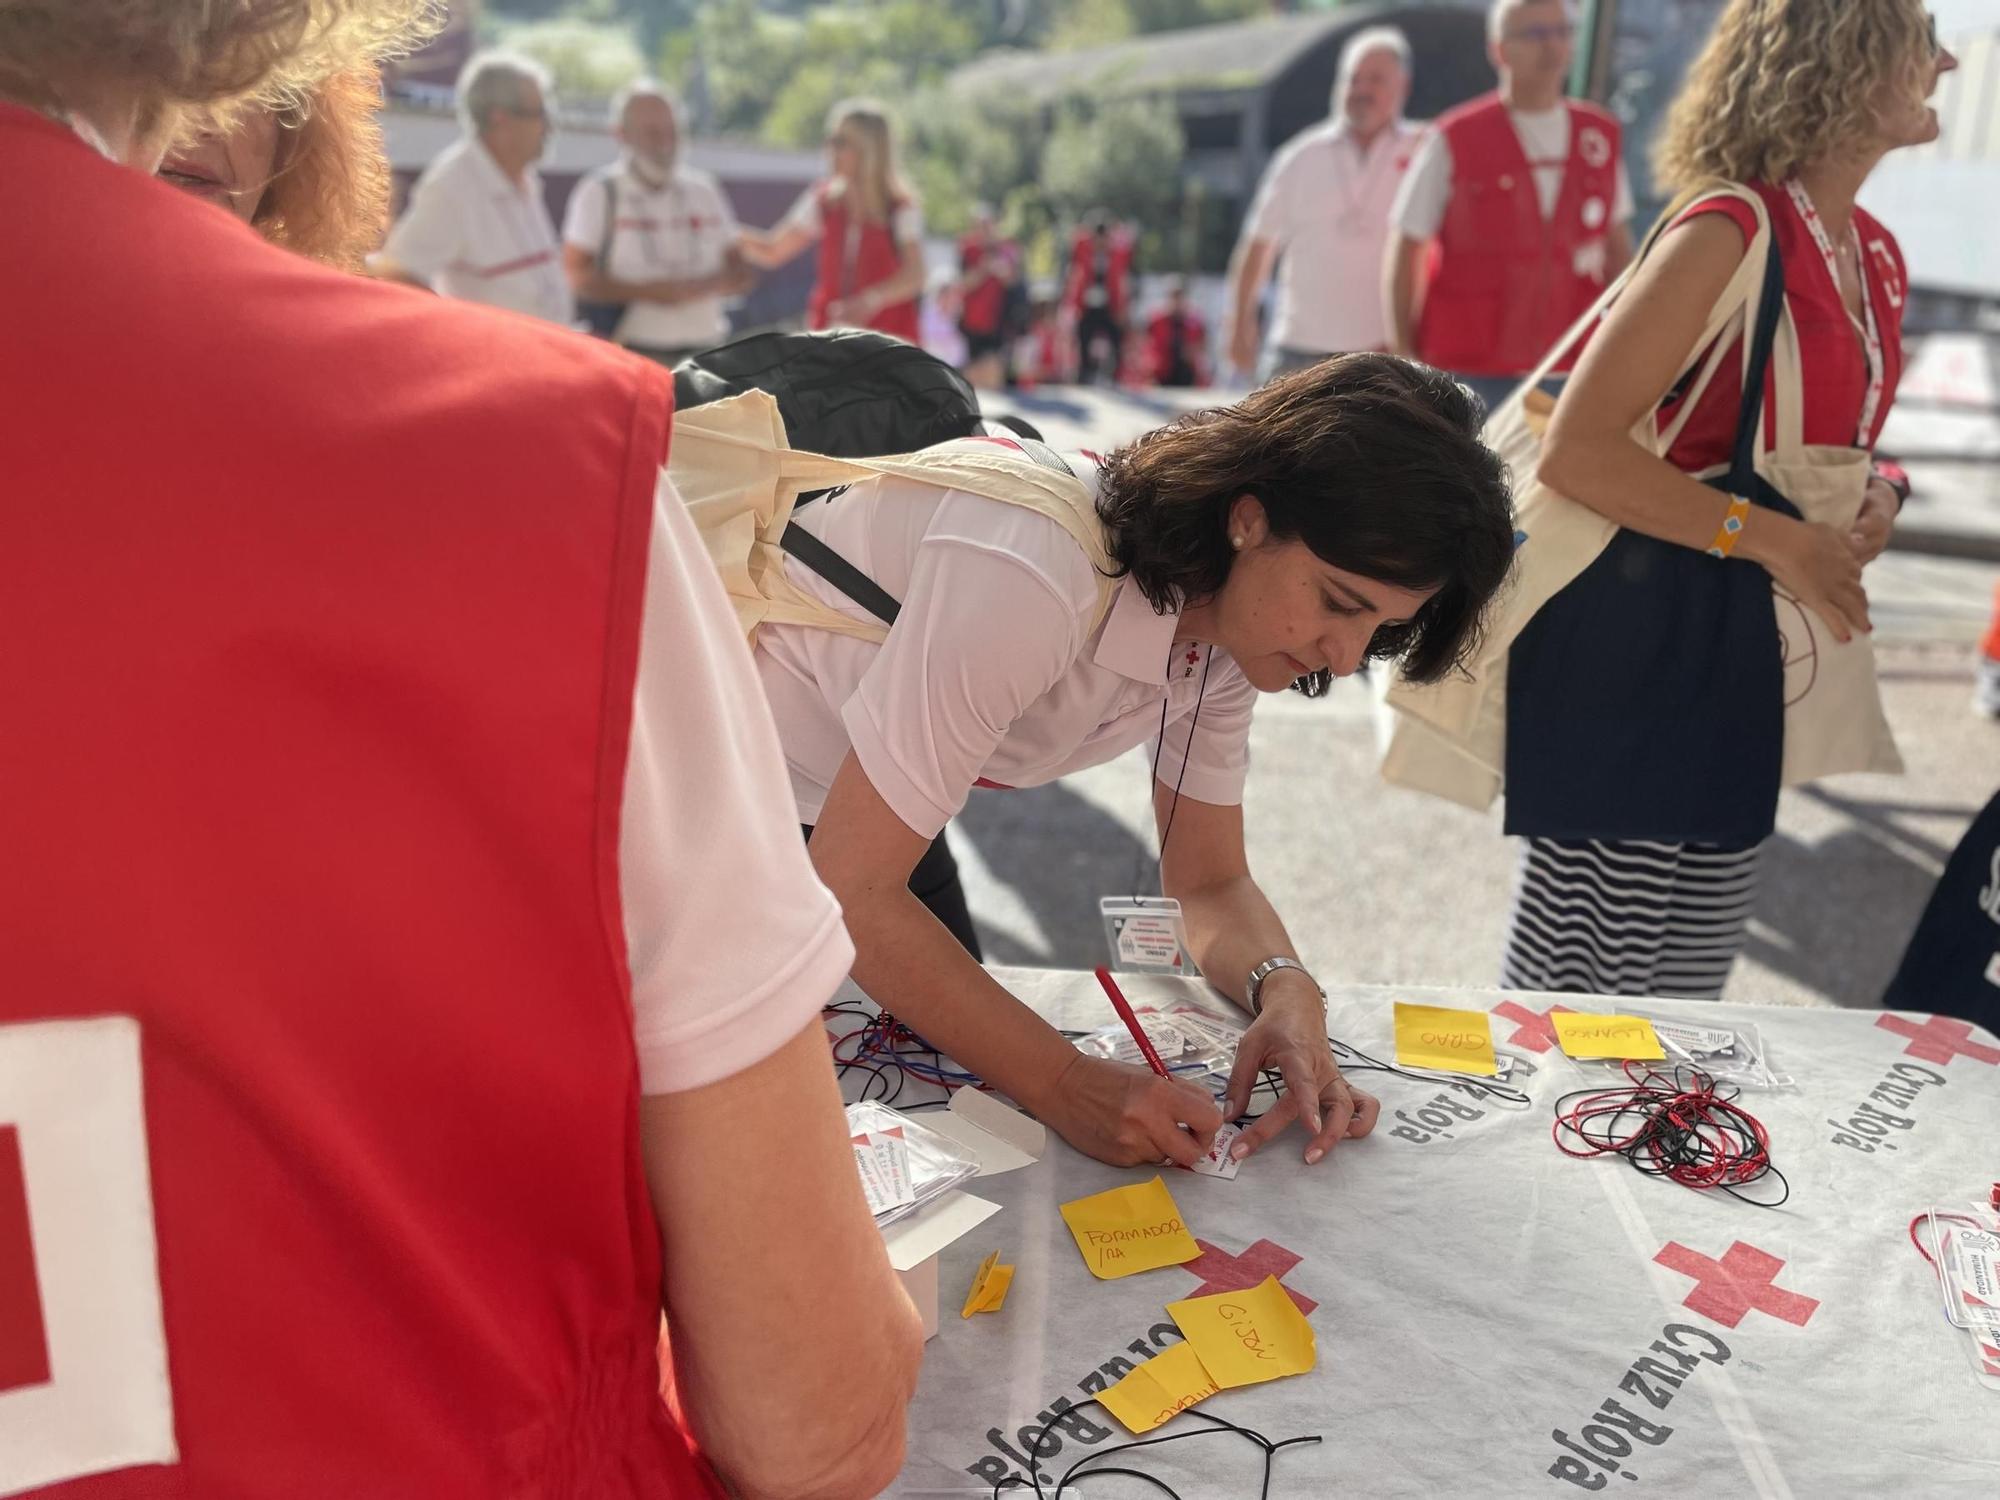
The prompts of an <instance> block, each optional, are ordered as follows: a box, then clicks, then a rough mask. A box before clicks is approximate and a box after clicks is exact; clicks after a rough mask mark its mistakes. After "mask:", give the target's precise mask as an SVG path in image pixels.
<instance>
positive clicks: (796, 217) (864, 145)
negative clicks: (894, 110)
mask: <svg viewBox="0 0 2000 1500" xmlns="http://www.w3.org/2000/svg"><path fill="white" fill-rule="evenodd" d="M826 154H827V162H828V165H829V166H830V167H831V169H832V170H831V172H830V173H829V174H828V176H827V180H826V181H825V182H822V183H818V184H816V185H814V186H812V187H809V188H807V189H806V190H805V191H804V192H803V193H801V194H800V195H799V199H798V201H797V202H796V203H794V204H793V205H792V208H791V211H790V212H789V213H787V214H786V215H785V217H784V219H783V220H782V221H781V222H780V223H779V224H778V227H777V228H775V229H772V230H770V231H768V232H765V231H760V230H755V229H746V230H744V231H743V233H742V236H741V237H740V239H739V240H738V242H737V243H738V244H739V245H740V246H741V247H742V250H743V258H744V259H745V260H747V261H749V262H750V264H751V265H753V266H761V267H763V268H764V269H766V270H772V269H775V268H776V267H778V266H782V265H784V264H785V263H786V262H787V261H789V260H790V259H791V258H792V257H793V256H795V255H797V254H798V253H799V252H800V251H802V250H804V249H805V248H806V247H807V246H808V245H812V244H815V243H817V244H818V246H819V266H818V274H817V276H815V278H814V280H813V289H812V298H811V300H810V301H809V302H808V303H807V304H806V327H808V328H872V329H874V330H875V331H876V332H878V333H892V334H894V335H895V336H896V337H897V338H899V339H905V340H907V341H909V342H910V343H912V344H914V343H916V342H917V298H918V296H919V295H920V294H921V293H922V292H923V289H924V251H923V238H924V214H923V209H922V208H921V207H920V206H919V205H918V203H917V197H916V194H915V193H913V192H911V190H910V188H909V186H908V185H907V184H905V183H904V181H903V180H902V178H901V177H900V176H899V175H898V174H897V172H896V146H895V136H894V133H893V132H892V131H891V129H890V126H889V116H888V114H887V113H886V112H885V111H884V110H883V108H882V107H881V106H880V105H879V104H873V103H870V102H869V101H867V100H863V99H850V100H848V101H847V102H846V103H844V104H836V105H835V106H834V107H833V113H832V114H830V115H829V116H828V117H827V122H826Z"/></svg>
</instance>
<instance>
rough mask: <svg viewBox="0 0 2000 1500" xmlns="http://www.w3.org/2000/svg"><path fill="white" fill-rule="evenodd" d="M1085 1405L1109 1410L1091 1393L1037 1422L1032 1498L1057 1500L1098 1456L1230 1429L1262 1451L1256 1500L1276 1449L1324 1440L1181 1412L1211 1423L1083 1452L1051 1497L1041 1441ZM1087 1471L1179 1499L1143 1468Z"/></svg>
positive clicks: (1264, 1494)
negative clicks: (1270, 1434)
mask: <svg viewBox="0 0 2000 1500" xmlns="http://www.w3.org/2000/svg"><path fill="white" fill-rule="evenodd" d="M1086 1406H1095V1407H1099V1408H1101V1409H1104V1410H1105V1411H1106V1413H1107V1414H1108V1413H1109V1408H1106V1407H1105V1406H1104V1403H1103V1402H1102V1401H1100V1400H1098V1399H1097V1398H1096V1397H1095V1396H1092V1397H1091V1398H1090V1399H1089V1400H1088V1401H1079V1402H1078V1403H1077V1404H1076V1405H1074V1406H1066V1407H1064V1408H1063V1409H1062V1410H1061V1411H1059V1412H1057V1413H1055V1414H1054V1415H1053V1416H1051V1417H1050V1418H1049V1419H1048V1421H1046V1422H1044V1423H1043V1424H1042V1425H1041V1428H1040V1430H1039V1431H1037V1432H1036V1433H1035V1440H1034V1441H1033V1442H1032V1443H1029V1444H1028V1445H1027V1449H1028V1480H1029V1482H1030V1483H1031V1484H1033V1485H1034V1487H1035V1496H1036V1500H1061V1497H1062V1495H1063V1493H1064V1492H1065V1491H1066V1490H1068V1489H1069V1487H1070V1485H1071V1484H1072V1483H1073V1482H1074V1481H1075V1479H1076V1477H1077V1475H1078V1474H1080V1473H1081V1472H1082V1471H1083V1467H1084V1465H1085V1464H1090V1463H1095V1462H1096V1461H1097V1460H1098V1459H1100V1458H1111V1457H1113V1456H1115V1455H1117V1454H1120V1453H1131V1452H1133V1451H1135V1450H1136V1449H1139V1448H1155V1447H1158V1446H1159V1445H1160V1444H1162V1443H1178V1442H1181V1441H1183V1440H1184V1439H1186V1438H1198V1437H1219V1436H1220V1435H1221V1434H1223V1433H1225V1432H1233V1433H1235V1434H1236V1435H1237V1436H1238V1437H1242V1438H1248V1439H1249V1440H1250V1441H1251V1442H1253V1443H1255V1444H1256V1445H1257V1446H1258V1447H1259V1448H1261V1449H1263V1450H1264V1479H1263V1483H1262V1484H1260V1485H1259V1486H1258V1488H1257V1497H1258V1500H1269V1497H1270V1494H1271V1464H1272V1461H1273V1460H1274V1459H1275V1458H1276V1457H1277V1455H1278V1453H1279V1451H1280V1450H1281V1449H1285V1448H1295V1447H1297V1446H1299V1445H1300V1444H1302V1443H1317V1442H1322V1441H1324V1439H1322V1438H1321V1437H1320V1436H1319V1435H1318V1434H1314V1435H1313V1436H1310V1437H1295V1438H1285V1439H1284V1440H1283V1441H1281V1442H1275V1443H1274V1442H1272V1441H1271V1440H1270V1439H1269V1438H1267V1437H1265V1436H1264V1434H1263V1433H1261V1432H1257V1431H1255V1430H1254V1429H1252V1428H1249V1427H1239V1426H1237V1425H1236V1424H1235V1423H1234V1422H1231V1421H1228V1420H1227V1419H1225V1418H1222V1417H1217V1416H1212V1415H1210V1414H1209V1413H1208V1412H1205V1411H1185V1412H1182V1413H1181V1415H1182V1416H1184V1417H1197V1418H1199V1419H1200V1420H1201V1421H1204V1422H1207V1423H1210V1424H1211V1425H1210V1426H1209V1427H1207V1428H1205V1429H1204V1428H1197V1429H1195V1430H1194V1431H1192V1432H1170V1433H1168V1434H1167V1435H1166V1436H1164V1437H1151V1438H1135V1439H1134V1440H1133V1441H1131V1442H1129V1443H1114V1444H1113V1445H1112V1446H1111V1447H1109V1448H1101V1449H1099V1450H1098V1451H1097V1452H1095V1453H1086V1454H1084V1456H1083V1457H1082V1458H1079V1459H1078V1460H1077V1461H1076V1462H1075V1463H1073V1464H1071V1465H1070V1466H1069V1468H1068V1469H1066V1470H1065V1471H1064V1472H1063V1476H1062V1478H1061V1479H1059V1480H1057V1481H1056V1491H1055V1495H1054V1497H1051V1496H1050V1495H1048V1494H1047V1493H1046V1492H1045V1491H1044V1490H1043V1489H1042V1473H1041V1463H1042V1443H1043V1441H1044V1440H1045V1439H1046V1438H1047V1437H1048V1435H1049V1433H1050V1432H1051V1430H1053V1429H1054V1427H1055V1425H1056V1424H1057V1423H1058V1422H1060V1421H1062V1420H1064V1419H1065V1418H1066V1417H1070V1416H1073V1415H1074V1414H1075V1413H1077V1412H1080V1411H1082V1410H1083V1409H1084V1408H1085V1407H1086ZM1090 1473H1091V1475H1092V1476H1094V1475H1098V1474H1118V1475H1122V1476H1124V1477H1126V1478H1129V1479H1143V1480H1144V1481H1145V1482H1146V1483H1148V1484H1150V1485H1152V1486H1153V1487H1154V1488H1155V1489H1157V1490H1159V1491H1160V1492H1161V1493H1162V1494H1164V1495H1167V1496H1170V1497H1171V1500H1181V1497H1180V1494H1179V1492H1178V1491H1176V1490H1175V1489H1174V1488H1173V1487H1172V1486H1171V1485H1169V1484H1168V1483H1167V1482H1166V1481H1165V1480H1163V1479H1161V1478H1160V1477H1159V1476H1157V1475H1154V1474H1148V1473H1146V1472H1145V1471H1144V1470H1143V1469H1128V1468H1124V1467H1122V1466H1120V1467H1112V1468H1105V1469H1092V1470H1091V1471H1090ZM1003 1483H1005V1481H1004V1480H1000V1479H996V1480H994V1481H993V1497H992V1500H1000V1487H1001V1485H1002V1484H1003Z"/></svg>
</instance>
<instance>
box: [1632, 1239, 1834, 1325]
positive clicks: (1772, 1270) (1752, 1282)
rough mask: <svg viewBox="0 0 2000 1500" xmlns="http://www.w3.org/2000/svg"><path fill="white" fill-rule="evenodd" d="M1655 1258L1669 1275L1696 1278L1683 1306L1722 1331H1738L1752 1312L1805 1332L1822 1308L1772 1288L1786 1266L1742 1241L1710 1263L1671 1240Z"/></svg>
mask: <svg viewBox="0 0 2000 1500" xmlns="http://www.w3.org/2000/svg"><path fill="white" fill-rule="evenodd" d="M1653 1259H1654V1260H1656V1261H1658V1262H1659V1263H1660V1264H1661V1265H1663V1266H1665V1267H1666V1268H1667V1269H1668V1270H1670V1271H1678V1272H1680V1273H1681V1275H1683V1276H1692V1277H1694V1279H1695V1281H1696V1282H1697V1283H1698V1285H1697V1286H1696V1287H1695V1289H1694V1290H1693V1291H1691V1292H1689V1293H1688V1294H1687V1297H1686V1298H1685V1299H1684V1300H1683V1301H1682V1303H1681V1306H1683V1307H1691V1308H1693V1309H1694V1310H1695V1311H1696V1312H1698V1313H1700V1314H1701V1315H1702V1316H1703V1317H1704V1318H1713V1319H1714V1320H1715V1321H1716V1322H1718V1323H1720V1324H1721V1325H1722V1326H1723V1327H1724V1328H1734V1327H1735V1326H1736V1325H1737V1324H1738V1323H1741V1322H1742V1321H1743V1315H1744V1314H1745V1313H1747V1312H1751V1311H1753V1310H1754V1311H1756V1312H1760V1313H1765V1314H1767V1315H1769V1316H1770V1317H1773V1318H1782V1319H1783V1320H1784V1321H1785V1322H1787V1323H1791V1324H1794V1325H1795V1326H1797V1327H1800V1328H1803V1327H1805V1325H1806V1320H1807V1319H1808V1318H1810V1317H1811V1316H1812V1315H1813V1314H1814V1313H1815V1312H1817V1311H1819V1303H1818V1302H1817V1301H1815V1300H1814V1299H1813V1298H1811V1297H1801V1296H1800V1295H1799V1294H1798V1293H1797V1292H1787V1291H1783V1290H1781V1289H1780V1288H1778V1287H1776V1286H1773V1285H1772V1283H1773V1282H1774V1281H1776V1280H1777V1279H1778V1273H1779V1272H1780V1271H1782V1270H1784V1268H1785V1263H1784V1262H1783V1261H1781V1260H1779V1259H1778V1257H1777V1256H1775V1255H1766V1254H1765V1253H1764V1252H1763V1251H1762V1250H1759V1249H1758V1248H1757V1247H1756V1246H1754V1245H1746V1244H1744V1243H1743V1241H1741V1240H1738V1241H1737V1242H1736V1243H1735V1244H1733V1245H1731V1246H1730V1247H1729V1249H1728V1250H1727V1251H1725V1252H1724V1254H1723V1257H1722V1259H1721V1260H1710V1259H1709V1258H1708V1257H1707V1256H1706V1255H1702V1254H1699V1253H1697V1252H1696V1251H1693V1250H1690V1249H1688V1247H1687V1246H1685V1245H1680V1244H1675V1243H1674V1242H1673V1241H1671V1240H1669V1241H1668V1242H1667V1248H1666V1249H1664V1250H1662V1251H1661V1252H1660V1253H1659V1254H1658V1255H1656V1256H1654V1257H1653Z"/></svg>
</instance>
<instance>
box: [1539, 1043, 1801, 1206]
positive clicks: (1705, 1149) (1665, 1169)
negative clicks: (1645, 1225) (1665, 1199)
mask: <svg viewBox="0 0 2000 1500" xmlns="http://www.w3.org/2000/svg"><path fill="white" fill-rule="evenodd" d="M1625 1076H1626V1078H1627V1079H1628V1080H1629V1086H1628V1087H1623V1088H1609V1089H1603V1088H1590V1089H1578V1090H1576V1091H1575V1092H1574V1093H1569V1094H1564V1095H1563V1096H1562V1097H1561V1098H1560V1099H1558V1100H1556V1118H1555V1123H1554V1125H1553V1126H1552V1127H1551V1128H1550V1134H1551V1135H1553V1136H1554V1138H1555V1143H1556V1149H1557V1150H1559V1151H1561V1152H1562V1153H1563V1154H1564V1155H1565V1156H1574V1157H1582V1158H1588V1157H1595V1156H1622V1157H1624V1158H1625V1160H1626V1161H1628V1162H1630V1163H1631V1164H1632V1165H1633V1167H1635V1168H1636V1169H1638V1170H1639V1171H1641V1172H1643V1173H1645V1174H1646V1175H1647V1176H1648V1177H1665V1178H1667V1179H1668V1180H1669V1181H1671V1182H1678V1183H1679V1184H1680V1185H1681V1186H1682V1187H1690V1188H1696V1189H1699V1190H1703V1191H1706V1190H1708V1189H1719V1190H1721V1191H1722V1192H1725V1193H1727V1194H1729V1196H1730V1197H1732V1198H1737V1199H1741V1200H1742V1201H1743V1202H1745V1203H1749V1204H1753V1205H1755V1206H1756V1207H1758V1208H1776V1207H1777V1206H1778V1205H1779V1204H1781V1203H1783V1202H1784V1201H1785V1199H1787V1198H1789V1197H1790V1196H1791V1193H1792V1188H1791V1184H1790V1183H1788V1182H1786V1181H1785V1174H1784V1173H1783V1172H1780V1171H1779V1170H1778V1169H1777V1167H1776V1166H1774V1165H1773V1164H1772V1162H1771V1138H1770V1136H1769V1135H1768V1134H1767V1133H1766V1132H1765V1129H1764V1126H1763V1122H1762V1121H1760V1120H1758V1118H1757V1117H1756V1116H1755V1115H1753V1114H1751V1113H1750V1112H1749V1111H1748V1110H1745V1109H1742V1108H1739V1107H1738V1106H1737V1104H1736V1098H1737V1095H1738V1092H1739V1091H1738V1090H1737V1089H1736V1088H1735V1087H1734V1086H1733V1085H1720V1086H1718V1085H1717V1083H1716V1081H1715V1080H1714V1079H1713V1078H1710V1077H1709V1076H1708V1075H1707V1074H1706V1073H1704V1072H1702V1071H1701V1070H1700V1069H1698V1068H1692V1067H1686V1066H1682V1067H1677V1068H1675V1069H1673V1070H1672V1071H1671V1072H1662V1071H1661V1070H1660V1069H1658V1068H1655V1067H1651V1066H1649V1065H1648V1064H1645V1063H1635V1062H1628V1063H1626V1064H1625ZM1766 1177H1775V1178H1776V1179H1777V1180H1778V1184H1779V1186H1780V1187H1781V1188H1782V1189H1783V1191H1782V1192H1781V1193H1780V1194H1779V1195H1778V1196H1777V1197H1776V1198H1774V1199H1766V1198H1753V1197H1750V1196H1749V1195H1748V1194H1745V1193H1743V1192H1740V1191H1738V1190H1739V1189H1741V1188H1744V1187H1747V1186H1749V1185H1750V1184H1751V1183H1753V1182H1760V1181H1762V1180H1763V1179H1764V1178H1766Z"/></svg>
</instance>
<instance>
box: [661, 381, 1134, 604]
mask: <svg viewBox="0 0 2000 1500" xmlns="http://www.w3.org/2000/svg"><path fill="white" fill-rule="evenodd" d="M881 474H894V475H897V476H900V477H902V478H905V479H914V480H917V481H919V482H920V483H923V484H929V485H934V486H936V487H938V488H940V489H953V490H964V491H967V492H969V493H971V494H975V495H980V496H984V497H985V498H986V499H989V500H997V501H999V502H1001V503H1002V504H1005V505H1019V506H1023V507H1025V508H1026V509H1029V510H1032V511H1035V512H1036V513H1037V514H1039V515H1044V516H1047V517H1048V518H1049V519H1050V520H1052V521H1054V522H1055V523H1056V524H1057V525H1059V526H1061V527H1062V528H1063V530H1065V531H1067V532H1068V533H1069V534H1070V535H1071V536H1072V537H1074V538H1075V539H1076V543H1077V545H1078V546H1080V547H1081V548H1083V551H1084V555H1085V556H1086V557H1088V558H1089V559H1090V561H1091V565H1092V566H1093V567H1094V568H1096V570H1097V572H1098V576H1099V580H1100V581H1099V587H1098V606H1097V616H1096V618H1097V619H1100V620H1101V619H1102V618H1103V617H1104V613H1105V611H1106V610H1107V609H1108V608H1109V607H1110V603H1111V594H1112V589H1113V586H1114V581H1113V580H1112V579H1111V578H1110V577H1109V576H1108V575H1109V573H1110V571H1111V555H1110V552H1109V549H1108V548H1107V546H1106V544H1105V537H1104V528H1103V525H1102V523H1101V522H1099V520H1098V518H1097V506H1096V495H1095V492H1094V490H1093V488H1092V486H1090V485H1088V484H1086V483H1084V482H1083V481H1082V480H1080V479H1077V478H1074V477H1073V476H1071V475H1068V474H1061V473H1057V472H1056V471H1055V470H1053V469H1046V468H1043V467H1042V466H1041V465H1040V464H1037V463H1036V462H1035V461H1034V460H1033V459H1031V458H1029V457H1027V456H1026V455H1025V454H1022V453H1020V452H1018V451H1016V450H1014V449H1012V448H1010V447H1008V446H1006V445H1005V444H1002V443H991V444H988V443H981V442H972V441H961V442H956V443H948V444H945V445H944V446H943V447H941V448H932V449H926V450H925V451H923V452H921V453H906V454H900V455H895V456H892V457H886V458H866V459H848V458H828V457H827V456H825V455H824V454H819V453H808V452H805V451H804V450H802V449H797V448H793V447H791V446H789V445H788V444H787V443H786V441H785V424H784V419H783V418H782V417H781V416H780V415H779V414H778V403H777V401H776V400H775V399H774V398H773V397H772V396H771V395H769V394H768V393H767V392H764V391H745V392H743V393H742V394H741V395H737V396H730V397H727V398H725V399H724V400H721V401H712V402H709V403H707V404H706V405H703V406H697V407H693V408H690V409H689V410H687V411H683V412H677V413H675V415H674V433H673V443H672V445H671V447H670V449H669V451H668V457H667V475H668V477H669V478H670V479H672V480H673V483H674V487H675V488H676V489H677V490H679V492H680V495H681V499H682V500H683V501H685V502H686V504H687V507H688V510H689V511H690V513H691V514H692V515H693V517H694V522H695V529H696V530H698V531H699V532H700V533H701V537H702V541H703V543H704V544H705V545H706V546H707V548H708V555H709V558H710V560H711V561H712V562H713V563H714V564H715V568H716V571H717V572H718V573H720V574H721V575H722V582H723V587H724V588H725V589H726V590H727V591H728V594H729V599H730V603H731V604H733V605H734V606H735V607H736V619H737V623H738V624H740V625H741V626H742V627H743V633H744V636H745V638H746V639H749V640H753V641H754V640H755V638H756V633H757V628H758V626H760V625H764V624H767V623H768V624H773V625H805V626H809V627H811V628H813V629H818V630H831V631H837V632H839V633H841V634H843V635H853V636H859V637H861V638H862V639H863V640H872V641H879V640H882V639H883V638H885V637H886V636H887V635H888V633H889V628H888V626H886V625H884V624H883V623H882V622H881V621H880V620H876V619H874V618H872V617H871V618H867V619H856V618H855V617H854V616H852V615H847V614H843V613H842V612H841V611H839V610H837V609H834V608H833V607H831V606H830V605H827V604H824V603H822V602H821V601H820V600H818V599H816V598H814V597H813V596H812V595H811V594H808V593H807V592H805V591H804V590H803V589H801V588H799V587H798V586H797V585H795V584H794V583H793V582H792V581H791V580H790V578H788V577H787V576H786V574H785V553H784V552H783V551H782V550H780V548H779V546H778V539H779V537H781V536H783V535H784V531H785V527H786V526H788V525H789V524H790V523H791V519H792V508H793V507H794V506H795V505H796V504H797V503H798V498H799V496H800V495H802V494H806V493H809V492H811V491H814V490H823V489H831V488H833V487H834V486H836V485H843V484H852V483H854V482H856V481H857V480H862V479H868V478H872V477H874V476H876V475H881Z"/></svg>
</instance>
